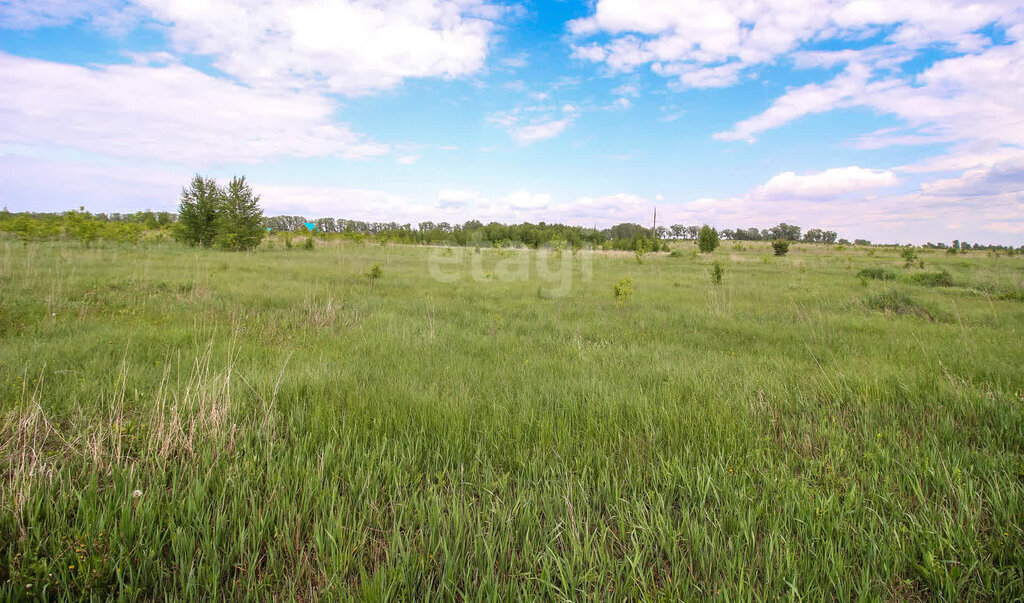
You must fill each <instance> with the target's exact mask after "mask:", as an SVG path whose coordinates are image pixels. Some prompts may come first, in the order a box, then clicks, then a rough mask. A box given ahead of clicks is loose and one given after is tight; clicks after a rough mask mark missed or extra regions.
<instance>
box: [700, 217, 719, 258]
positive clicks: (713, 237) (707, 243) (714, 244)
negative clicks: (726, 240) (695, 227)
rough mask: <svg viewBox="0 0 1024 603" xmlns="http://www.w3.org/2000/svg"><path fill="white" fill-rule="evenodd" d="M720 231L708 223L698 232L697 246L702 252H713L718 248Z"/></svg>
mask: <svg viewBox="0 0 1024 603" xmlns="http://www.w3.org/2000/svg"><path fill="white" fill-rule="evenodd" d="M718 244H719V241H718V231H717V230H715V229H714V228H711V227H710V226H708V225H707V224H705V225H704V226H701V228H700V231H699V232H698V233H697V247H698V248H699V249H700V252H701V253H711V252H712V251H714V250H715V249H717V248H718Z"/></svg>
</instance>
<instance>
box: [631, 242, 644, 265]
mask: <svg viewBox="0 0 1024 603" xmlns="http://www.w3.org/2000/svg"><path fill="white" fill-rule="evenodd" d="M633 252H634V253H635V254H636V263H637V264H643V263H644V255H646V254H647V239H640V240H639V241H638V242H637V244H636V249H634V250H633Z"/></svg>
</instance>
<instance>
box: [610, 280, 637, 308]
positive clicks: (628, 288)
mask: <svg viewBox="0 0 1024 603" xmlns="http://www.w3.org/2000/svg"><path fill="white" fill-rule="evenodd" d="M612 291H613V292H614V293H615V301H616V302H618V304H619V305H620V306H621V305H622V304H624V303H626V300H627V299H629V297H630V296H631V295H633V279H632V278H630V277H628V276H627V277H626V278H624V279H622V280H621V281H619V282H618V283H616V284H614V285H612Z"/></svg>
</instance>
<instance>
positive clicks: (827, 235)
mask: <svg viewBox="0 0 1024 603" xmlns="http://www.w3.org/2000/svg"><path fill="white" fill-rule="evenodd" d="M838 236H839V233H837V232H836V231H834V230H826V231H825V232H823V233H821V242H822V243H826V244H828V245H831V244H832V243H835V242H836V237H838Z"/></svg>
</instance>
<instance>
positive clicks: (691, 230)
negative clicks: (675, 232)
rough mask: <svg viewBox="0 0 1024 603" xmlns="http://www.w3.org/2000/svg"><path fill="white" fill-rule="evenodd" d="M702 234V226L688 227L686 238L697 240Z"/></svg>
mask: <svg viewBox="0 0 1024 603" xmlns="http://www.w3.org/2000/svg"><path fill="white" fill-rule="evenodd" d="M699 233H700V226H687V227H686V238H688V239H696V238H697V235H698V234H699Z"/></svg>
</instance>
